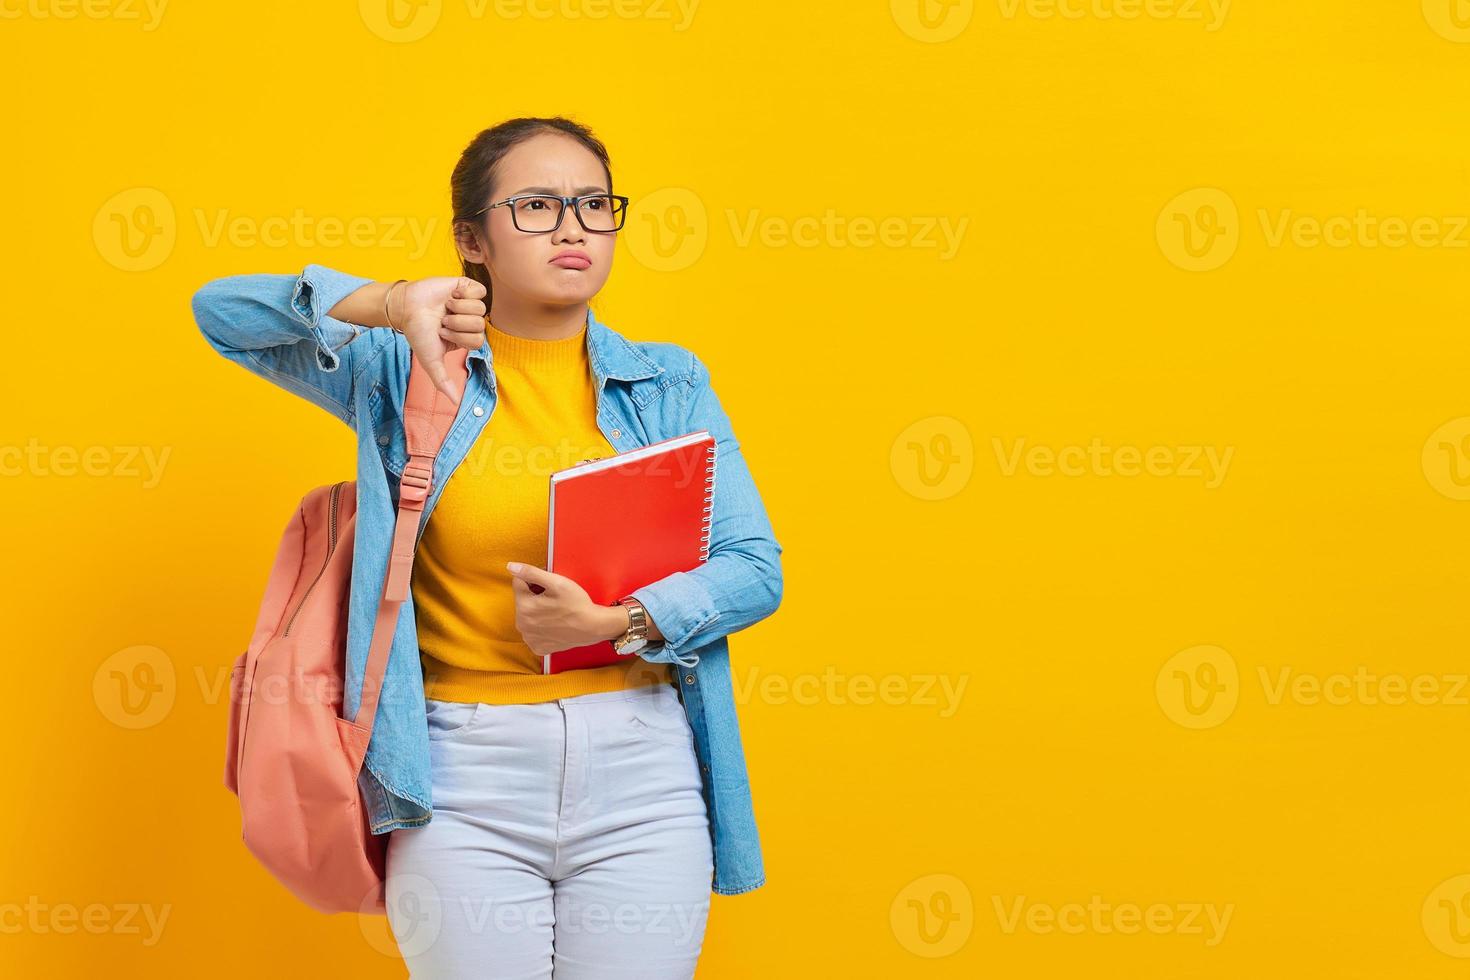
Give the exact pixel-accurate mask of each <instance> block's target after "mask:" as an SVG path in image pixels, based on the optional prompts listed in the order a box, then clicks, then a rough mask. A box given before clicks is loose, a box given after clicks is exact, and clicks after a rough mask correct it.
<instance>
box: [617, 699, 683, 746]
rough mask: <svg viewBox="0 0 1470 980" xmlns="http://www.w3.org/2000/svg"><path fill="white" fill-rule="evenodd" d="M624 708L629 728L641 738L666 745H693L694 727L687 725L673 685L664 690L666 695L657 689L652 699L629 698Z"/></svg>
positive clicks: (681, 704) (681, 703) (680, 702)
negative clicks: (630, 725)
mask: <svg viewBox="0 0 1470 980" xmlns="http://www.w3.org/2000/svg"><path fill="white" fill-rule="evenodd" d="M628 707H629V709H630V711H631V713H632V724H633V728H634V729H636V730H637V731H638V734H639V735H640V736H641V737H643V738H647V739H649V740H650V741H654V742H662V743H664V744H666V745H680V746H693V745H694V730H693V729H692V728H690V727H689V718H688V716H687V715H685V713H684V703H683V702H682V701H681V700H680V699H679V696H678V695H677V694H675V693H674V690H673V688H669V689H668V692H667V695H665V694H664V693H663V692H660V693H659V695H658V696H657V697H653V698H645V697H641V696H640V697H633V698H629V699H628Z"/></svg>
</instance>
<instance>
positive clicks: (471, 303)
mask: <svg viewBox="0 0 1470 980" xmlns="http://www.w3.org/2000/svg"><path fill="white" fill-rule="evenodd" d="M444 308H445V309H447V310H448V311H449V312H450V313H459V314H463V315H465V316H478V317H483V316H484V315H485V301H484V300H481V299H454V298H450V300H449V302H447V303H445V304H444Z"/></svg>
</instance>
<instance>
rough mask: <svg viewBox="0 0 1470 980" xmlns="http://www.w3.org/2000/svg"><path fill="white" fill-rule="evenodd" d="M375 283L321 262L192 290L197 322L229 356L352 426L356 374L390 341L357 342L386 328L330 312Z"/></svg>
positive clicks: (217, 280) (222, 281)
mask: <svg viewBox="0 0 1470 980" xmlns="http://www.w3.org/2000/svg"><path fill="white" fill-rule="evenodd" d="M372 281H373V280H372V279H370V278H365V277H363V276H354V275H350V274H348V273H345V272H338V271H337V270H335V269H328V268H326V267H325V266H321V265H308V266H307V267H306V268H305V269H304V270H303V271H302V272H301V273H300V274H299V275H295V276H291V275H276V274H270V273H252V274H246V275H237V276H226V277H224V278H222V279H215V280H213V281H211V282H208V283H205V284H204V285H203V286H201V287H200V288H199V289H198V290H197V291H196V292H195V293H194V298H193V310H194V319H195V322H196V323H197V324H198V326H199V330H200V332H201V333H202V334H203V335H204V338H205V339H206V340H207V341H208V342H209V344H210V346H211V347H213V348H214V349H215V350H216V351H218V352H219V353H220V354H222V355H223V356H224V357H226V358H228V359H229V360H231V361H234V362H235V363H236V364H239V365H240V366H241V367H243V368H245V369H246V370H247V371H250V372H251V373H253V374H256V375H258V376H260V377H263V378H265V379H267V380H268V381H270V382H272V383H273V384H275V385H277V386H278V387H281V388H284V389H285V390H287V391H290V392H292V393H294V394H296V395H299V396H301V397H303V398H305V399H306V400H308V401H310V402H312V403H313V404H315V405H319V406H320V407H322V408H324V409H326V410H327V411H329V412H331V413H332V414H333V415H335V416H337V417H338V418H339V419H341V420H342V421H343V422H345V423H347V424H348V425H349V426H350V425H352V424H353V414H354V413H353V398H352V394H353V385H354V382H355V381H356V378H357V375H358V374H359V372H360V369H361V367H362V365H363V364H364V363H366V361H367V360H368V359H369V358H371V357H372V355H374V354H375V353H377V352H378V351H379V350H381V349H382V347H383V346H384V345H385V343H386V342H387V340H389V339H391V338H387V337H374V338H373V340H372V342H368V340H367V339H366V338H365V339H364V340H361V341H358V342H357V343H353V341H355V340H357V339H358V338H359V337H360V336H361V335H362V334H363V333H365V332H366V333H369V334H378V333H380V331H373V330H365V329H364V328H363V327H360V326H358V325H356V324H353V323H347V322H344V321H342V320H338V319H336V318H334V317H332V316H331V315H329V313H328V311H329V310H331V309H332V308H333V307H335V306H336V305H337V303H338V302H340V301H341V300H342V299H343V298H344V297H346V296H348V295H350V294H351V293H353V292H354V291H356V290H357V289H359V288H361V287H362V286H365V285H367V284H369V283H371V282H372ZM381 333H383V334H386V333H391V331H387V330H386V328H384V329H383V330H382V331H381Z"/></svg>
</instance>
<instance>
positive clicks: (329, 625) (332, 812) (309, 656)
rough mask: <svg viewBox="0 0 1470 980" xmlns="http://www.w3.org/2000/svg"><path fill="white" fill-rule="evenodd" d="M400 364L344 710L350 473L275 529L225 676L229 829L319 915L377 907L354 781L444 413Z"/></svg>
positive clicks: (376, 860)
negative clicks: (386, 539) (234, 807)
mask: <svg viewBox="0 0 1470 980" xmlns="http://www.w3.org/2000/svg"><path fill="white" fill-rule="evenodd" d="M467 354H468V351H466V350H464V349H463V348H457V349H455V350H451V351H450V352H449V354H448V356H446V357H445V359H444V364H445V367H446V368H447V369H448V374H449V378H450V383H451V384H452V385H453V387H454V389H455V393H456V394H457V395H459V396H460V397H461V398H462V397H463V394H464V385H465V382H466V380H467V377H468V369H467V365H466V361H465V358H466V355H467ZM410 360H411V369H410V375H409V384H408V394H407V399H406V402H405V404H404V411H403V427H404V434H405V437H406V439H407V447H408V456H409V461H408V464H407V465H406V466H405V467H404V474H403V478H402V480H401V482H400V485H399V502H398V521H397V524H396V530H395V533H394V537H393V553H392V555H391V557H390V558H389V562H388V575H387V580H386V582H385V583H384V587H383V596H382V598H381V600H380V602H379V605H378V616H377V620H376V622H375V623H374V626H373V638H372V646H371V648H370V652H369V654H368V662H367V669H366V672H365V674H364V678H363V692H362V706H361V708H360V709H359V711H358V713H357V717H356V718H354V719H352V720H351V721H349V720H347V719H346V718H343V717H342V699H343V690H344V687H345V684H344V678H345V675H346V658H347V608H348V606H347V598H348V591H349V587H350V585H351V581H352V545H353V532H354V531H355V529H356V527H357V521H356V517H357V493H356V490H357V484H356V482H355V481H350V480H344V481H342V482H340V483H334V484H332V485H331V486H323V487H317V488H316V489H315V490H312V491H311V492H310V493H308V494H307V495H306V496H305V497H304V498H303V499H302V501H301V505H300V507H299V508H298V509H297V511H296V513H295V514H293V515H292V516H291V521H290V523H289V524H287V526H286V531H285V533H284V534H283V535H282V537H281V544H280V548H279V549H278V550H277V552H276V560H275V565H274V566H273V567H272V569H271V574H270V581H269V582H268V584H267V585H266V590H265V599H264V600H263V601H262V603H261V606H260V615H259V618H258V619H257V620H256V623H255V633H254V635H253V637H252V638H251V641H250V647H249V649H247V650H245V651H244V652H243V653H241V654H240V656H239V657H238V658H236V660H235V663H234V666H233V668H232V669H231V672H230V712H229V736H228V741H227V746H226V750H225V786H227V787H228V788H229V789H230V791H231V792H233V793H235V794H236V795H237V796H238V797H239V799H240V817H241V828H242V829H241V836H242V838H243V839H244V841H245V846H246V847H247V848H249V850H250V852H251V853H252V854H254V855H255V857H256V858H257V859H258V860H259V861H260V862H261V863H262V864H264V865H265V866H266V868H267V869H268V870H269V871H270V872H271V874H273V875H275V876H276V878H277V879H279V880H280V882H281V883H282V884H284V885H285V886H286V887H287V888H289V889H290V890H291V891H292V892H293V893H295V895H296V897H297V898H299V899H301V900H302V901H303V902H305V903H307V904H308V905H310V906H312V907H313V908H315V909H317V910H318V911H321V912H359V913H362V914H377V915H383V914H386V912H387V909H386V907H385V906H384V894H383V877H384V874H383V866H384V854H385V848H386V845H387V835H386V834H385V835H375V834H373V833H372V831H371V829H370V828H369V827H368V822H367V817H366V813H365V809H364V807H363V805H362V802H361V800H360V798H359V793H358V786H357V777H358V773H359V772H360V771H361V770H362V764H363V759H364V757H366V755H367V748H368V742H369V740H370V739H371V738H372V734H373V720H374V718H375V717H376V716H377V708H378V692H379V691H380V690H381V689H382V686H383V675H384V672H385V670H386V669H387V666H388V651H389V648H390V646H391V645H392V640H393V632H394V628H395V625H396V624H397V622H398V611H399V608H400V607H401V606H402V605H403V601H404V600H405V599H406V598H408V590H409V581H410V573H411V572H412V569H413V557H414V541H415V538H416V537H417V533H418V526H419V520H420V517H421V515H422V513H423V509H424V503H425V501H426V500H427V499H428V496H429V490H430V486H431V478H432V475H433V467H434V458H435V457H436V456H437V455H438V453H439V448H440V446H442V445H443V443H444V437H445V435H446V434H447V433H448V431H449V427H450V426H451V425H452V424H453V422H454V419H455V414H456V411H457V406H456V405H454V404H453V403H451V402H450V400H449V399H448V398H447V397H446V396H445V395H444V394H443V393H442V392H440V391H439V390H438V389H437V388H436V387H435V386H434V383H433V381H432V380H431V379H430V378H429V376H428V373H427V372H426V371H425V370H424V369H423V366H422V363H421V362H420V360H419V359H418V358H417V357H413V356H412V355H410Z"/></svg>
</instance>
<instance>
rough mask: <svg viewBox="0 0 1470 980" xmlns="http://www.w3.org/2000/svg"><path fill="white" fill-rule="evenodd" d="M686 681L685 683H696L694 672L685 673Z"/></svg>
mask: <svg viewBox="0 0 1470 980" xmlns="http://www.w3.org/2000/svg"><path fill="white" fill-rule="evenodd" d="M684 683H685V684H693V683H694V675H693V674H685V675H684Z"/></svg>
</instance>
